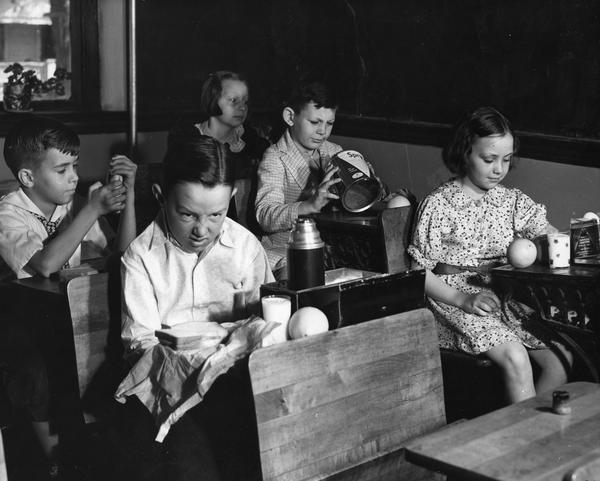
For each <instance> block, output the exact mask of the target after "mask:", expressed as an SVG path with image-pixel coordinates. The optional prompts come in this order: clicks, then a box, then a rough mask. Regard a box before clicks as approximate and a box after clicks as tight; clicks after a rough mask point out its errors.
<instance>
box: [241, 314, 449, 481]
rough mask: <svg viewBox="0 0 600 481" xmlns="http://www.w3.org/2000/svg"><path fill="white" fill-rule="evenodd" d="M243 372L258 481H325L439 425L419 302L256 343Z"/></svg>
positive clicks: (435, 381)
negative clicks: (250, 399)
mask: <svg viewBox="0 0 600 481" xmlns="http://www.w3.org/2000/svg"><path fill="white" fill-rule="evenodd" d="M250 376H251V380H252V389H253V393H254V401H255V409H256V417H257V423H258V433H259V443H260V452H261V453H260V454H261V464H262V470H263V479H264V480H265V481H267V480H305V479H324V478H325V477H327V476H329V475H332V474H335V473H339V472H341V471H344V470H346V469H348V468H350V467H352V466H357V465H360V464H362V463H364V462H365V461H369V460H372V459H374V458H377V457H379V456H381V455H383V454H386V453H389V452H391V451H394V450H398V449H399V448H401V447H402V445H403V443H404V442H405V441H406V440H407V439H409V438H412V437H415V436H417V435H419V434H422V433H424V432H427V431H431V430H433V429H435V428H438V427H440V426H442V425H444V424H445V415H444V402H443V389H442V375H441V367H440V357H439V349H438V341H437V332H436V327H435V324H434V321H433V317H432V315H431V313H430V312H429V311H427V310H425V309H418V310H414V311H410V312H407V313H401V314H396V315H393V316H388V317H384V318H381V319H377V320H372V321H368V322H365V323H361V324H357V325H354V326H350V327H346V328H342V329H337V330H334V331H329V332H326V333H323V334H319V335H315V336H311V337H307V338H304V339H301V340H296V341H290V342H286V343H283V344H278V345H275V346H272V347H269V348H267V349H261V350H258V351H256V352H254V353H253V354H252V356H251V358H250Z"/></svg>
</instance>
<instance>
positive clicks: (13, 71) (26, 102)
mask: <svg viewBox="0 0 600 481" xmlns="http://www.w3.org/2000/svg"><path fill="white" fill-rule="evenodd" d="M4 73H9V74H10V75H9V77H8V80H7V81H6V82H5V83H4V97H3V101H4V110H6V111H7V112H30V111H31V110H32V108H31V97H32V95H33V94H36V95H38V96H40V97H47V96H48V95H49V94H52V93H54V94H55V96H58V97H60V96H63V95H65V92H66V90H65V81H67V80H69V79H70V78H71V74H70V72H67V71H66V70H65V69H64V68H57V69H56V71H55V73H54V76H53V77H51V78H49V79H48V80H45V81H44V82H42V81H41V80H40V79H39V78H38V77H37V75H36V73H35V71H34V70H25V69H24V68H23V66H22V65H21V64H20V63H18V62H16V63H13V64H11V65H9V66H8V67H6V68H5V69H4Z"/></svg>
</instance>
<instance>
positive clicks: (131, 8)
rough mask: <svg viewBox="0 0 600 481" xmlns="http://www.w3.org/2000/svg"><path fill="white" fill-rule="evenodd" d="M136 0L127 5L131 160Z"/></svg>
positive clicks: (134, 117)
mask: <svg viewBox="0 0 600 481" xmlns="http://www.w3.org/2000/svg"><path fill="white" fill-rule="evenodd" d="M135 2H136V0H129V1H128V2H127V6H128V19H129V22H128V27H129V28H128V29H127V46H128V54H129V55H128V61H129V62H128V64H129V65H128V70H127V73H128V76H127V78H128V88H127V94H128V95H127V96H128V102H129V132H128V144H129V145H128V147H129V155H130V156H131V158H132V160H135V158H134V157H135V151H136V148H137V90H136V85H137V52H136V43H135V38H136V26H135V24H136V11H135Z"/></svg>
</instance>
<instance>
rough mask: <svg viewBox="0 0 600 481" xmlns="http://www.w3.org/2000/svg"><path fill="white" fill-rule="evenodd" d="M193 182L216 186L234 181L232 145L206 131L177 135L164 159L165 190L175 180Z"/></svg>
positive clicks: (170, 186) (173, 183)
mask: <svg viewBox="0 0 600 481" xmlns="http://www.w3.org/2000/svg"><path fill="white" fill-rule="evenodd" d="M183 182H193V183H199V184H202V185H204V186H205V187H214V186H216V185H221V184H225V185H231V186H233V185H234V183H235V161H234V158H233V155H232V154H231V151H230V150H229V147H228V146H227V145H225V144H221V143H220V142H219V141H218V140H215V139H213V138H212V137H208V136H206V135H197V136H196V135H193V136H192V135H190V136H187V137H180V138H178V139H176V140H175V139H174V140H173V141H172V142H171V143H170V144H169V146H168V148H167V153H166V155H165V160H164V163H163V186H162V187H163V193H164V195H168V193H169V192H170V191H171V190H172V189H173V187H174V186H175V185H176V184H180V183H183Z"/></svg>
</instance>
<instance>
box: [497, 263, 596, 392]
mask: <svg viewBox="0 0 600 481" xmlns="http://www.w3.org/2000/svg"><path fill="white" fill-rule="evenodd" d="M491 274H492V278H493V280H494V283H495V284H496V285H497V287H498V289H499V291H500V292H501V295H502V297H503V298H504V299H507V298H510V297H514V298H515V299H516V300H518V301H521V302H524V303H525V304H528V305H529V306H531V307H532V308H534V309H536V310H537V311H538V312H539V313H540V314H541V316H542V319H543V320H544V322H545V324H546V325H547V326H548V327H549V328H551V329H553V330H555V331H557V332H562V333H565V334H567V335H568V336H569V337H570V338H571V339H572V340H574V341H575V342H576V343H577V345H578V346H579V347H580V348H581V351H582V352H581V353H580V357H581V358H582V360H583V361H584V362H585V364H586V365H587V370H588V371H590V376H591V377H590V379H586V380H593V381H596V382H597V381H598V380H600V375H599V372H600V349H599V347H600V266H584V265H577V266H575V265H572V266H570V267H565V268H557V269H551V268H549V267H547V266H544V265H540V264H533V265H532V266H530V267H526V268H522V269H517V268H514V267H512V266H510V265H506V266H502V267H497V268H494V269H492V271H491Z"/></svg>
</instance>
